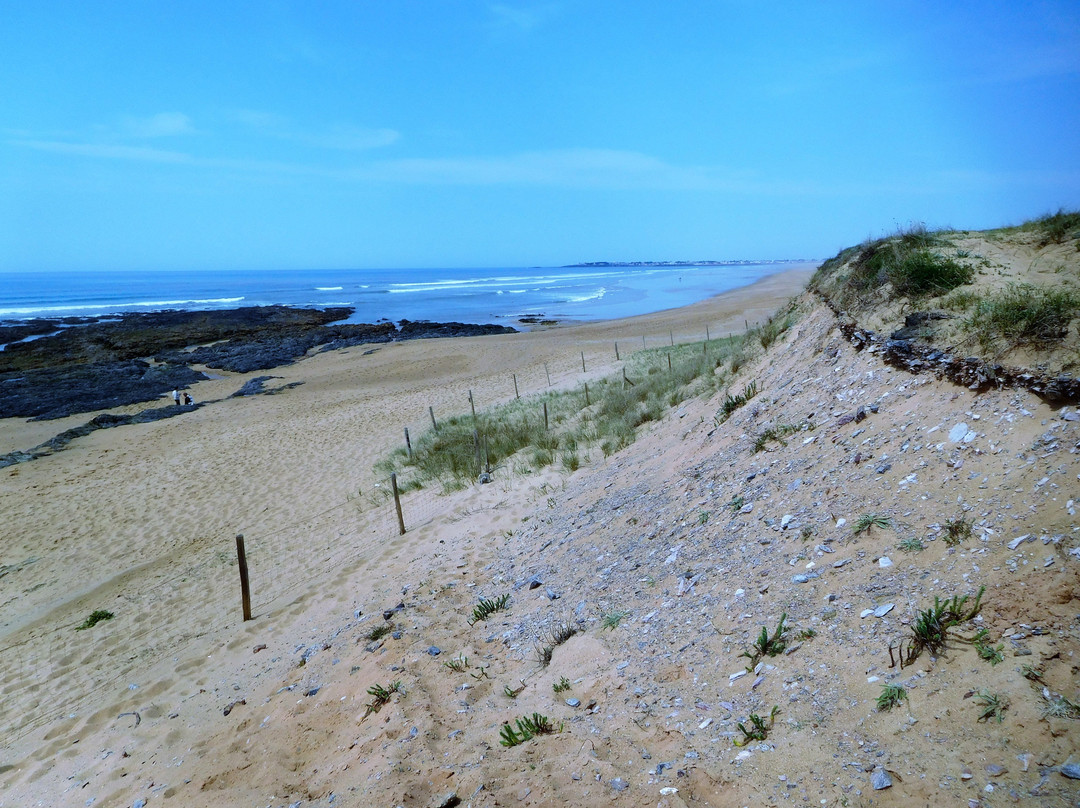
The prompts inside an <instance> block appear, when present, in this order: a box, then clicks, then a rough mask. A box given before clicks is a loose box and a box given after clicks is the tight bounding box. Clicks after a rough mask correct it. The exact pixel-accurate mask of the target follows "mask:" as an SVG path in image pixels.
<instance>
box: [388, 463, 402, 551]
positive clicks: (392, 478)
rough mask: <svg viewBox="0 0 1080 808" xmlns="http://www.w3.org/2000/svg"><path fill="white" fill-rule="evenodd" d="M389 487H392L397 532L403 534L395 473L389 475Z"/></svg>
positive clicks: (399, 497)
mask: <svg viewBox="0 0 1080 808" xmlns="http://www.w3.org/2000/svg"><path fill="white" fill-rule="evenodd" d="M390 487H391V488H393V489H394V507H395V508H396V509H397V523H398V534H399V535H401V536H404V535H405V517H404V516H402V515H401V494H400V493H399V492H398V487H397V474H396V473H392V474H391V475H390Z"/></svg>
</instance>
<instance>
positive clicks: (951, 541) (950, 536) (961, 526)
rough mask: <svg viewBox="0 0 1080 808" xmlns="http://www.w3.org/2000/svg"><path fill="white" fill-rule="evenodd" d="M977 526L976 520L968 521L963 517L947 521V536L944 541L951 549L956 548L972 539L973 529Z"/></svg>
mask: <svg viewBox="0 0 1080 808" xmlns="http://www.w3.org/2000/svg"><path fill="white" fill-rule="evenodd" d="M974 525H975V520H971V521H968V520H966V519H964V517H962V516H958V517H956V518H955V519H946V520H945V536H944V541H945V544H947V545H948V546H949V547H956V545H958V544H961V543H963V542H965V541H967V540H968V539H970V538H971V529H972V527H973V526H974Z"/></svg>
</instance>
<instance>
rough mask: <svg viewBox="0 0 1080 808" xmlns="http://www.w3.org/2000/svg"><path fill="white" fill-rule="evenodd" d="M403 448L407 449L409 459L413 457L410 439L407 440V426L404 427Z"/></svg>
mask: <svg viewBox="0 0 1080 808" xmlns="http://www.w3.org/2000/svg"><path fill="white" fill-rule="evenodd" d="M405 448H406V449H408V450H409V460H410V461H411V460H412V459H413V456H412V441H411V440H409V428H408V427H405Z"/></svg>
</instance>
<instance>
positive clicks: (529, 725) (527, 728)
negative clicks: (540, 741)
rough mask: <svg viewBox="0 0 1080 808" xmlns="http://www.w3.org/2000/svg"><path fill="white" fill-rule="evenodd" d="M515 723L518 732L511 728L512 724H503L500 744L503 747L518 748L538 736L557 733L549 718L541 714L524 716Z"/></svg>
mask: <svg viewBox="0 0 1080 808" xmlns="http://www.w3.org/2000/svg"><path fill="white" fill-rule="evenodd" d="M515 723H516V724H517V729H516V730H515V729H514V728H513V727H511V726H510V722H507V723H505V724H503V727H502V730H501V731H500V732H499V737H500V738H501V740H500V741H499V743H500V744H502V745H503V746H507V747H509V746H517V745H518V744H522V743H525V741H528V740H531V739H532V738H535V737H536V736H537V735H550V734H551V733H553V732H554V731H555V727H553V726H552V725H551V721H550V720H549V719H548V717H547V716H546V715H540V713H533V714H532V715H531V716H522V717H521V718H519V719H517V721H516V722H515Z"/></svg>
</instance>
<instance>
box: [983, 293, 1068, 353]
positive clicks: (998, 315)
mask: <svg viewBox="0 0 1080 808" xmlns="http://www.w3.org/2000/svg"><path fill="white" fill-rule="evenodd" d="M1077 317H1080V294H1077V293H1076V292H1074V291H1072V290H1070V289H1062V288H1044V287H1038V286H1032V285H1030V284H1010V285H1009V286H1008V287H1006V288H1005V289H1003V290H1001V291H999V292H997V293H995V294H993V295H990V296H989V297H986V298H984V299H982V300H980V301H978V302H977V303H976V304H975V306H974V308H973V310H972V312H971V314H970V315H969V316H968V317H967V318H965V320H964V321H963V327H964V329H965V330H967V331H969V332H970V333H972V334H973V336H974V337H975V339H976V340H978V342H979V345H980V346H982V347H983V348H984V349H986V350H991V349H994V348H997V347H1004V349H1005V350H1008V349H1011V348H1014V347H1016V346H1018V345H1021V344H1025V343H1031V344H1034V345H1039V344H1041V343H1046V342H1054V341H1059V340H1061V339H1063V338H1064V337H1065V335H1066V334H1068V331H1069V324H1070V323H1071V322H1072V321H1073V320H1074V319H1076V318H1077Z"/></svg>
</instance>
